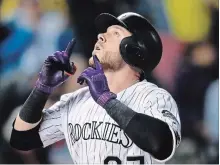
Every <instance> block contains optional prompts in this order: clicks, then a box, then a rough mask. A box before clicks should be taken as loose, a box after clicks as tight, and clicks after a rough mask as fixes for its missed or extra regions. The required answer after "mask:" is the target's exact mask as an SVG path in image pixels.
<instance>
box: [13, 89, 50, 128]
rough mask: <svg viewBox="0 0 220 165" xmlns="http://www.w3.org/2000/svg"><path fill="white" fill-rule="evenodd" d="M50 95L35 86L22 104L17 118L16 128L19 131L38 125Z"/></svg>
mask: <svg viewBox="0 0 220 165" xmlns="http://www.w3.org/2000/svg"><path fill="white" fill-rule="evenodd" d="M48 97H49V95H48V94H45V93H43V92H40V91H39V90H37V89H36V88H34V89H33V90H32V92H31V94H30V95H29V97H28V99H27V100H26V101H25V103H24V105H23V106H22V108H21V110H20V112H19V114H18V116H17V118H16V120H15V123H14V128H15V129H16V130H18V131H25V130H30V129H32V128H34V127H36V126H37V125H38V124H39V122H40V120H41V116H42V110H43V108H44V106H45V104H46V101H47V99H48Z"/></svg>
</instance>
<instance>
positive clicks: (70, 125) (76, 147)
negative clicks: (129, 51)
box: [39, 80, 181, 164]
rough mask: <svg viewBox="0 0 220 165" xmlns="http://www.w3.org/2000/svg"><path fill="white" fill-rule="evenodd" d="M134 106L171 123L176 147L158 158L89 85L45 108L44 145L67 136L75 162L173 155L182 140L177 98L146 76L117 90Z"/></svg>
mask: <svg viewBox="0 0 220 165" xmlns="http://www.w3.org/2000/svg"><path fill="white" fill-rule="evenodd" d="M117 99H118V100H119V101H121V102H122V103H123V104H125V105H127V106H128V107H129V108H131V109H132V110H134V111H136V112H138V113H143V114H146V115H149V116H152V117H154V118H157V119H159V120H162V121H163V122H165V123H167V124H168V126H169V128H170V131H171V133H172V136H173V151H172V153H171V154H170V156H169V157H168V158H167V159H165V160H157V159H155V158H154V157H153V156H152V155H150V154H149V153H147V152H145V151H143V150H142V149H140V148H139V147H138V146H136V145H135V144H134V143H133V141H132V140H131V139H130V138H129V137H128V136H127V135H126V133H125V132H124V131H123V130H122V129H121V128H120V127H119V125H118V124H117V123H116V122H115V121H114V120H113V119H112V118H111V117H110V116H109V115H108V114H107V113H106V111H105V109H103V108H102V107H101V106H99V105H98V104H97V103H96V102H95V101H94V100H93V98H92V97H91V94H90V92H89V88H88V87H84V88H81V89H79V90H77V91H75V92H73V93H69V94H65V95H63V96H61V99H60V101H58V102H56V103H55V104H54V105H53V106H52V107H50V108H49V109H44V110H43V119H42V123H41V126H40V129H39V135H40V138H41V140H42V142H43V145H44V147H46V146H48V145H51V144H53V143H55V142H57V141H59V140H61V139H64V138H65V140H66V143H67V146H68V149H69V152H70V154H71V157H72V159H73V162H74V163H75V164H84V163H85V164H104V163H105V164H111V163H117V164H140V163H141V164H154V163H163V162H166V161H167V160H168V159H170V158H171V157H172V156H173V154H174V152H175V149H176V147H177V146H178V145H179V143H180V140H181V134H180V132H181V130H180V129H181V124H180V118H179V113H178V108H177V105H176V102H175V101H174V99H173V98H172V96H171V95H170V94H169V93H168V92H167V91H166V90H164V89H161V88H159V87H157V86H156V85H155V84H152V83H149V82H147V81H146V80H143V81H141V82H138V83H136V84H134V85H132V86H130V87H128V88H127V89H125V90H123V91H121V92H119V93H118V94H117Z"/></svg>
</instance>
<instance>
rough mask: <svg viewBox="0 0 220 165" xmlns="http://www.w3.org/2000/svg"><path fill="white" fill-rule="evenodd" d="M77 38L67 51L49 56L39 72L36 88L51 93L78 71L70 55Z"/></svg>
mask: <svg viewBox="0 0 220 165" xmlns="http://www.w3.org/2000/svg"><path fill="white" fill-rule="evenodd" d="M75 43H76V42H75V39H73V40H72V41H70V43H69V44H68V46H67V48H66V50H65V51H62V52H60V51H57V52H55V53H54V54H53V56H48V58H47V59H46V60H45V62H44V65H43V67H42V69H41V71H40V73H39V78H38V80H37V82H36V84H35V86H36V88H37V89H38V90H40V91H42V92H44V93H47V94H51V93H52V92H53V91H54V89H55V88H56V87H58V86H59V85H61V84H62V83H63V82H65V81H66V80H67V79H68V77H69V76H70V75H73V74H74V73H75V71H76V67H75V65H74V63H73V62H72V63H71V64H70V56H71V53H72V51H73V47H74V45H75Z"/></svg>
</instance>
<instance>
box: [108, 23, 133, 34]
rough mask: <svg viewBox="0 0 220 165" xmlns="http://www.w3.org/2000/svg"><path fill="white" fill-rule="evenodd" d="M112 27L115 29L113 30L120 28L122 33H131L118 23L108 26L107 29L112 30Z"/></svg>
mask: <svg viewBox="0 0 220 165" xmlns="http://www.w3.org/2000/svg"><path fill="white" fill-rule="evenodd" d="M113 29H115V30H120V31H122V32H124V33H128V34H131V32H129V31H128V30H127V29H125V28H124V27H122V26H119V25H112V26H109V27H108V29H107V31H109V30H113Z"/></svg>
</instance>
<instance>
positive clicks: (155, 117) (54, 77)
mask: <svg viewBox="0 0 220 165" xmlns="http://www.w3.org/2000/svg"><path fill="white" fill-rule="evenodd" d="M95 23H96V26H97V29H98V31H99V35H98V40H97V42H96V44H95V47H94V50H93V52H92V57H91V58H90V59H89V65H90V67H88V68H87V69H85V70H84V71H83V72H82V73H81V75H80V76H79V77H78V80H77V83H79V84H86V87H83V88H81V89H79V90H77V91H75V92H73V93H68V94H65V95H63V96H62V97H61V99H60V101H58V102H56V103H55V104H54V105H53V106H52V107H50V108H49V109H44V110H43V107H44V105H45V103H46V101H47V99H48V97H49V95H50V94H51V93H52V92H53V91H54V89H55V88H56V87H57V86H59V85H60V84H62V83H63V82H64V81H65V80H66V79H67V78H68V77H69V76H70V75H74V72H75V71H76V67H75V64H74V63H70V60H69V57H70V54H71V52H72V50H73V47H74V43H75V41H74V40H73V41H71V42H70V43H69V45H68V46H67V48H66V50H65V51H57V52H55V53H54V54H53V55H52V56H49V57H48V58H47V59H46V61H45V62H44V65H43V67H42V69H41V71H40V74H39V78H38V80H37V82H36V85H35V87H34V89H33V91H32V92H31V94H30V96H29V97H28V99H27V100H26V102H25V103H24V105H23V107H22V108H21V111H20V112H19V114H18V116H17V117H16V119H15V121H14V123H13V131H12V134H11V139H10V144H11V145H12V146H13V147H14V148H17V149H19V150H31V149H35V148H39V147H47V146H49V145H51V144H53V143H55V142H57V141H59V140H61V139H64V138H65V139H66V142H67V145H68V149H69V152H70V154H71V157H72V159H73V162H74V163H75V164H82V163H85V164H111V163H117V164H153V163H163V162H166V161H167V160H169V159H170V158H171V157H172V156H173V154H174V152H175V149H176V147H177V146H178V145H179V143H180V139H181V135H180V127H181V124H180V118H179V114H178V108H177V105H176V103H175V101H174V99H173V98H172V96H171V95H170V94H169V93H168V92H167V91H166V90H164V89H161V88H159V87H157V86H156V85H155V84H152V83H149V82H148V81H147V80H145V79H144V74H145V73H147V72H151V71H152V70H153V69H154V68H155V67H156V66H157V64H158V63H159V61H160V59H161V56H162V43H161V39H160V37H159V35H158V33H157V32H156V30H155V28H154V27H153V26H152V25H151V24H150V23H149V22H148V20H147V19H145V18H144V17H143V16H141V15H139V14H137V13H131V12H128V13H124V14H122V15H120V16H119V17H115V16H113V15H110V14H108V13H103V14H100V15H99V16H98V17H97V18H96V20H95ZM76 65H77V64H76ZM73 83H74V82H73ZM42 110H43V111H42Z"/></svg>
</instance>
